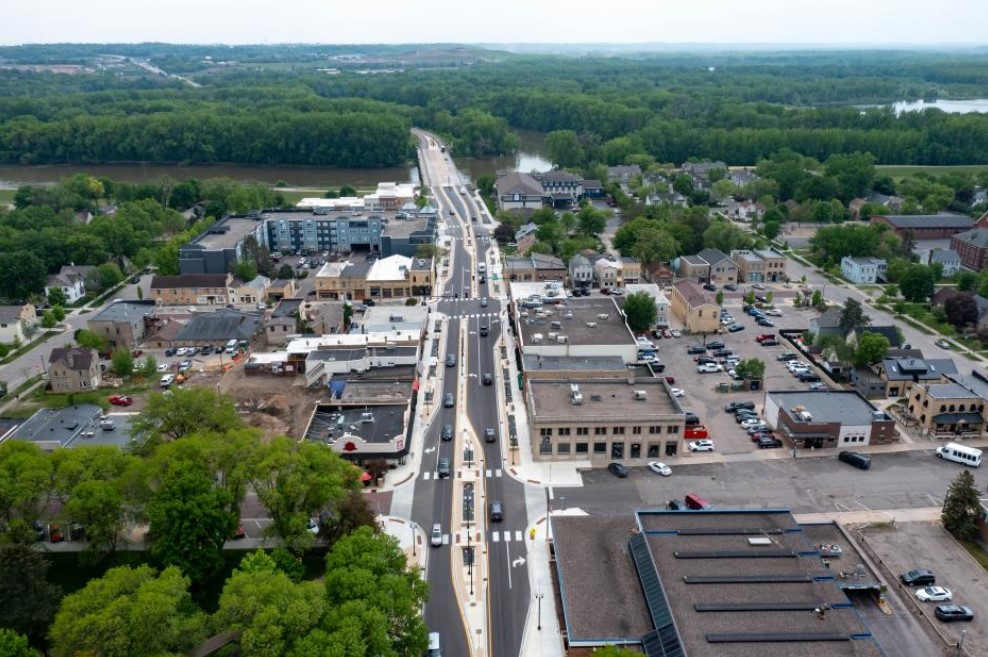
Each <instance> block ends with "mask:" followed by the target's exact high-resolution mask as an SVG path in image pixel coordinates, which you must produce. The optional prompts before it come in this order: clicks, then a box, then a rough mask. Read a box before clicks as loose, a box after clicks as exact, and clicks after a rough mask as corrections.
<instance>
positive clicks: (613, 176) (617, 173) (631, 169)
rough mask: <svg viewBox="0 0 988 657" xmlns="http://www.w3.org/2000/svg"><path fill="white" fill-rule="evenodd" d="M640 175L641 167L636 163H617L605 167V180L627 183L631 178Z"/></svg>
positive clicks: (621, 183) (620, 183)
mask: <svg viewBox="0 0 988 657" xmlns="http://www.w3.org/2000/svg"><path fill="white" fill-rule="evenodd" d="M640 175H642V168H641V167H640V166H638V165H637V164H619V165H617V166H613V167H607V182H609V183H617V184H619V185H627V184H628V183H630V182H631V181H632V180H634V179H635V178H637V177H638V176H640Z"/></svg>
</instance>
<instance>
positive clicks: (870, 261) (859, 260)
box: [841, 256, 886, 266]
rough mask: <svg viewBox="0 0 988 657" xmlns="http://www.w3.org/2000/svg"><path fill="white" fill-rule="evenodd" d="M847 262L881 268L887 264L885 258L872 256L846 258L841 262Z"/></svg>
mask: <svg viewBox="0 0 988 657" xmlns="http://www.w3.org/2000/svg"><path fill="white" fill-rule="evenodd" d="M845 260H847V261H848V262H853V263H854V264H856V265H877V266H881V265H884V264H886V262H885V260H884V259H883V258H872V257H870V256H844V257H843V258H841V262H843V261H845Z"/></svg>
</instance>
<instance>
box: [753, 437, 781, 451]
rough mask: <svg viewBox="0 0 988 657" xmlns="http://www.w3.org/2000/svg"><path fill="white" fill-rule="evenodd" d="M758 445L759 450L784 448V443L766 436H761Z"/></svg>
mask: <svg viewBox="0 0 988 657" xmlns="http://www.w3.org/2000/svg"><path fill="white" fill-rule="evenodd" d="M756 444H757V445H758V449H770V448H772V447H782V441H781V440H779V439H778V438H775V437H773V436H764V435H763V436H759V437H758V442H757V443H756Z"/></svg>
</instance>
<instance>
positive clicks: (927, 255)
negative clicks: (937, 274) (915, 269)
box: [916, 249, 961, 276]
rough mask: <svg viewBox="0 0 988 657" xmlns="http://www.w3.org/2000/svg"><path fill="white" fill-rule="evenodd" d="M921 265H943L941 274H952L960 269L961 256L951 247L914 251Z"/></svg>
mask: <svg viewBox="0 0 988 657" xmlns="http://www.w3.org/2000/svg"><path fill="white" fill-rule="evenodd" d="M916 253H917V254H918V255H919V262H920V264H923V265H934V264H937V265H943V275H944V276H953V275H954V274H956V273H957V272H959V271H960V270H961V256H960V254H959V253H957V251H954V250H951V249H931V250H922V251H918V252H916Z"/></svg>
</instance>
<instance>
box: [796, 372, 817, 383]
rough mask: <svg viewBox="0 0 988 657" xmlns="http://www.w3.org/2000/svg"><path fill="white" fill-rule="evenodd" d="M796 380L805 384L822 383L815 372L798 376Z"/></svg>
mask: <svg viewBox="0 0 988 657" xmlns="http://www.w3.org/2000/svg"><path fill="white" fill-rule="evenodd" d="M796 378H797V379H799V380H800V381H802V382H803V383H819V382H820V377H819V376H818V375H816V374H814V373H813V372H803V373H802V374H799V375H797V376H796Z"/></svg>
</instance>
